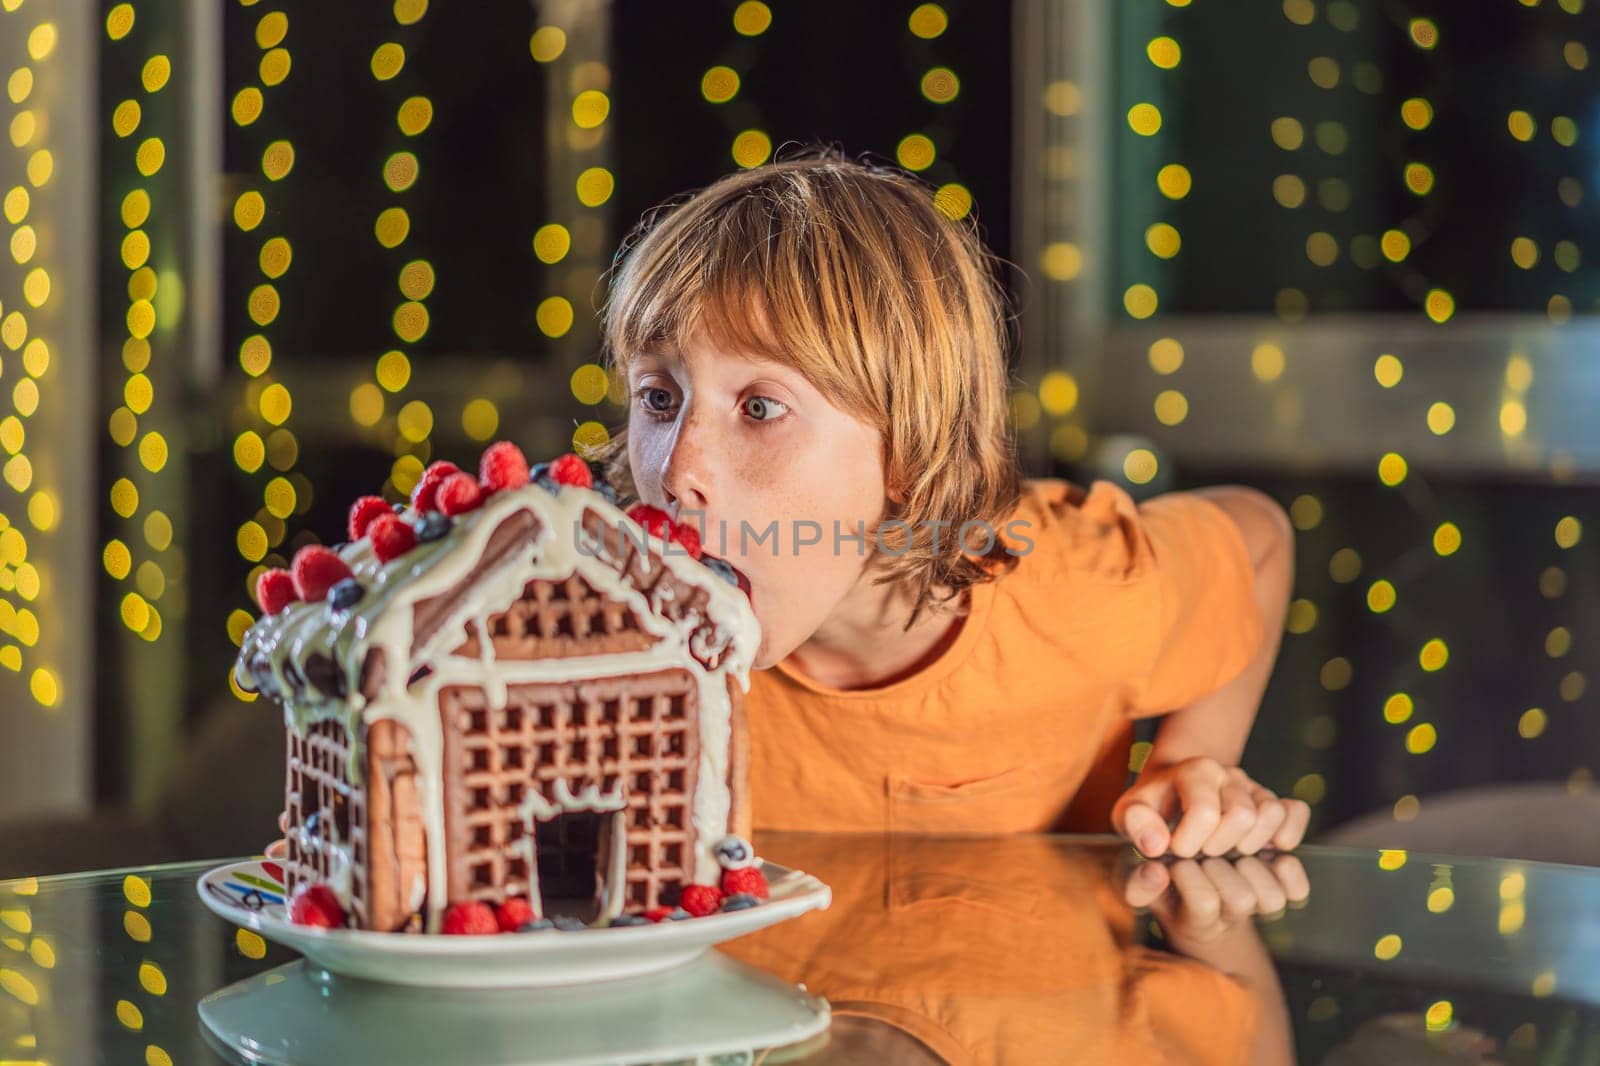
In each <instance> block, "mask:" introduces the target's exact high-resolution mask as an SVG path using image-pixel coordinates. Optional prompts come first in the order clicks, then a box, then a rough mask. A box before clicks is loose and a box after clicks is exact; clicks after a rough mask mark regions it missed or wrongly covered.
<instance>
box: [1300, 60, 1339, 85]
mask: <svg viewBox="0 0 1600 1066" xmlns="http://www.w3.org/2000/svg"><path fill="white" fill-rule="evenodd" d="M1306 75H1307V76H1308V77H1309V78H1310V79H1311V84H1313V85H1315V86H1316V87H1317V88H1319V89H1336V88H1338V86H1339V77H1340V71H1339V63H1338V61H1337V60H1335V59H1333V58H1332V57H1330V56H1317V57H1316V58H1315V59H1313V60H1312V61H1311V62H1310V63H1307V64H1306Z"/></svg>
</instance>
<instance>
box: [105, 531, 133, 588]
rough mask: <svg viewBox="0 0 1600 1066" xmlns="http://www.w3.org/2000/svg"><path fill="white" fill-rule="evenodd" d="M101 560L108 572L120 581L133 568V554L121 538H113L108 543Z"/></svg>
mask: <svg viewBox="0 0 1600 1066" xmlns="http://www.w3.org/2000/svg"><path fill="white" fill-rule="evenodd" d="M100 561H101V562H102V563H103V564H104V565H105V568H106V573H108V574H110V575H111V576H112V577H114V578H116V579H117V580H118V581H121V580H122V579H123V578H125V577H127V576H128V572H129V571H130V570H132V569H133V555H132V553H130V552H129V551H128V546H127V545H126V544H124V543H122V541H120V540H115V539H113V540H110V541H108V542H107V543H106V547H105V551H103V552H101V553H100Z"/></svg>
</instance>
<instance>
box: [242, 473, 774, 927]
mask: <svg viewBox="0 0 1600 1066" xmlns="http://www.w3.org/2000/svg"><path fill="white" fill-rule="evenodd" d="M523 510H526V511H530V512H532V513H533V514H534V515H535V516H536V517H537V518H538V520H539V523H540V530H539V533H538V535H537V537H536V539H535V542H534V544H533V546H532V549H531V550H529V549H528V548H527V547H526V546H522V547H519V548H518V549H517V550H516V551H513V552H510V553H509V554H508V555H507V557H506V558H505V560H504V561H502V562H500V563H498V564H496V565H495V566H494V568H493V570H492V571H491V572H488V573H484V574H482V575H480V577H479V579H478V581H477V584H476V585H475V587H474V590H473V592H472V593H471V594H469V595H467V596H465V597H463V600H462V603H461V604H460V605H458V606H457V607H456V609H455V610H454V611H453V612H452V613H451V615H450V616H449V617H446V618H444V619H442V620H441V622H440V624H439V625H438V626H437V628H436V629H435V631H434V633H433V635H432V636H431V637H430V639H429V640H428V642H427V644H426V645H424V646H423V647H421V648H418V649H417V652H416V654H415V655H414V656H413V655H412V654H411V646H412V641H413V637H414V634H413V631H412V625H413V618H414V613H413V608H414V606H415V605H416V604H417V603H419V602H421V601H423V600H426V599H429V598H430V597H433V596H437V595H440V594H443V593H445V592H448V591H449V590H451V589H452V588H454V587H455V586H456V585H457V584H458V583H459V582H460V581H461V580H462V579H464V578H465V577H466V576H467V575H468V573H470V572H471V571H472V569H473V568H474V567H476V566H478V565H480V563H481V562H482V561H483V560H482V556H483V553H484V551H485V549H486V547H487V545H488V542H489V538H490V537H491V536H492V535H493V534H494V532H495V530H497V529H498V528H499V527H500V526H501V524H502V523H503V522H505V521H506V520H507V519H509V518H511V517H512V516H513V515H514V514H516V513H517V512H518V511H523ZM586 510H588V511H593V512H595V514H596V515H597V516H598V517H599V518H600V520H601V522H602V523H603V524H604V525H606V526H609V527H611V528H615V529H617V530H619V531H620V533H621V535H622V536H623V537H624V538H627V539H630V540H633V541H634V543H635V544H640V543H649V540H647V539H646V535H645V534H644V533H643V532H642V531H639V532H637V533H635V531H636V530H638V529H639V527H637V526H636V525H634V524H633V523H632V520H631V519H628V518H627V517H626V516H625V515H624V514H623V513H622V511H621V510H619V509H618V508H616V507H615V506H613V505H611V504H610V503H608V502H606V501H605V499H604V498H603V497H601V496H600V495H599V494H598V493H594V492H590V491H587V490H582V489H576V488H571V487H568V488H564V489H562V490H561V491H560V492H559V493H550V492H547V491H546V490H545V489H543V488H541V487H539V486H534V485H530V486H527V487H524V488H520V489H514V490H508V491H503V492H500V493H497V494H496V495H494V496H493V497H491V498H490V499H489V501H488V502H487V503H486V504H485V505H484V506H483V507H481V508H480V509H479V510H477V511H475V512H473V513H471V514H469V515H465V516H462V517H461V518H459V519H458V520H457V524H456V528H455V529H453V530H452V531H451V532H450V533H449V534H448V535H447V536H446V537H445V538H443V539H441V540H439V541H434V542H432V543H429V544H421V545H418V546H417V547H416V548H414V549H413V550H412V551H410V552H408V553H407V554H406V555H403V556H401V557H400V558H398V559H395V560H392V561H391V562H389V563H387V564H382V563H379V562H378V560H377V559H376V557H375V556H373V554H372V551H371V547H370V544H369V543H368V542H366V541H361V542H358V543H356V544H353V545H348V546H347V547H346V548H345V549H344V550H343V551H342V552H341V557H342V558H343V559H344V560H345V561H346V562H347V563H348V564H349V565H350V567H351V569H352V571H353V572H354V574H355V575H356V577H357V578H358V579H359V580H361V581H362V582H363V584H364V585H365V586H366V588H367V591H366V594H365V596H364V597H363V599H362V600H361V601H359V602H358V603H357V604H356V605H355V606H354V607H352V608H351V609H350V610H348V611H345V612H330V610H329V609H328V607H327V606H326V605H325V604H322V603H315V604H307V603H296V604H291V605H290V606H289V607H288V608H286V609H285V610H284V611H283V612H282V613H281V614H280V615H277V616H273V617H271V618H266V619H263V620H262V621H261V622H259V623H257V628H258V629H259V628H260V627H263V626H264V627H267V628H266V629H265V630H264V631H263V632H261V633H259V634H258V633H256V632H255V631H254V630H253V631H252V633H251V635H250V637H249V638H248V639H247V641H246V644H245V649H244V651H243V652H242V656H244V655H249V654H251V652H252V650H255V651H257V652H262V651H264V652H265V653H266V657H267V660H268V662H269V663H270V664H271V672H272V676H273V679H274V681H275V682H276V684H277V685H278V686H279V689H280V692H282V693H285V694H294V695H293V696H291V697H290V698H287V699H286V700H285V716H286V719H287V721H288V723H289V724H290V725H291V726H292V727H294V728H298V729H301V730H302V731H303V730H304V729H305V728H306V725H307V720H308V719H312V718H325V717H338V718H341V719H342V720H344V721H345V722H346V725H347V727H348V726H350V725H353V721H354V719H355V718H357V717H359V718H360V720H362V721H365V722H367V723H371V722H373V721H377V720H380V719H385V718H388V719H394V720H395V721H397V722H399V723H400V724H402V725H404V726H405V727H406V729H407V731H408V732H409V734H410V736H411V754H412V757H413V759H414V760H415V762H416V764H417V771H418V772H417V784H418V790H417V791H418V800H419V803H420V804H421V808H422V820H423V830H424V835H425V840H426V843H427V867H428V870H427V901H428V910H429V913H428V916H427V925H428V929H429V930H430V931H431V930H434V929H436V928H437V926H438V921H439V918H440V916H441V914H442V912H443V909H444V907H445V905H446V903H447V899H446V894H447V880H448V877H447V868H446V856H445V849H444V841H445V833H444V796H443V782H444V773H443V765H442V759H443V748H444V745H443V735H442V730H441V722H440V713H439V709H438V708H439V703H438V693H439V690H440V689H441V688H443V687H444V686H446V685H451V684H460V685H475V686H481V687H482V689H483V691H484V693H485V699H486V703H487V709H488V710H489V712H491V713H492V712H493V711H495V710H497V709H499V708H501V707H503V706H504V705H505V701H506V698H507V689H508V686H509V685H513V684H526V683H532V682H562V681H581V680H588V679H593V678H601V677H611V676H618V675H630V674H637V673H643V672H647V671H655V670H661V669H666V668H671V667H682V668H683V669H686V670H688V671H689V672H690V674H691V676H693V677H694V678H695V679H696V683H697V687H698V696H699V699H698V701H697V702H698V721H699V748H700V757H699V766H698V772H697V776H696V781H695V789H694V799H693V804H692V807H691V814H690V818H691V821H692V822H693V824H694V827H695V840H696V849H695V855H694V861H693V868H692V870H691V880H692V881H694V882H696V883H700V884H715V883H716V882H717V879H718V872H719V868H718V865H717V860H716V855H715V853H714V848H715V846H716V843H717V841H719V840H720V839H721V838H722V837H723V835H725V834H726V833H727V832H728V830H729V828H730V826H729V824H728V820H729V816H730V811H731V797H730V796H729V794H728V787H727V767H728V760H729V758H730V754H731V741H732V726H731V720H730V719H731V710H732V708H731V700H730V698H729V695H728V688H727V678H728V677H729V676H730V675H731V676H733V677H734V678H736V679H737V680H738V682H739V685H740V687H741V689H742V690H743V691H746V692H748V691H749V687H750V682H749V670H750V665H751V660H752V658H753V656H754V654H755V651H756V645H757V643H758V641H759V635H760V634H759V629H758V625H757V622H756V619H755V615H754V614H753V613H752V611H751V610H750V605H749V602H748V600H747V599H746V597H745V596H744V594H743V593H742V592H740V591H739V590H738V589H737V588H735V587H734V586H732V585H730V584H728V583H727V582H725V581H723V580H722V579H721V578H719V577H718V576H717V575H716V574H714V573H712V572H711V571H710V570H709V569H707V568H706V567H704V566H703V565H701V564H700V563H699V562H697V561H695V560H694V559H692V558H690V557H689V556H688V555H686V554H683V553H680V552H674V551H671V550H665V551H662V550H659V549H656V545H662V546H663V547H665V545H664V544H662V542H661V541H660V540H659V539H655V544H651V548H652V549H655V554H658V555H659V556H660V559H661V563H662V565H663V566H665V567H666V568H667V569H668V570H670V571H671V572H672V573H673V574H674V575H675V576H676V577H678V578H679V579H680V580H683V581H685V582H688V583H690V584H692V585H694V586H697V587H699V588H702V589H704V590H705V591H706V593H707V601H706V618H709V620H710V622H711V623H712V624H713V625H714V626H715V627H716V635H717V636H720V637H721V639H720V640H718V641H716V642H715V644H709V641H708V638H709V637H710V634H707V633H705V632H704V631H703V629H702V627H703V624H704V622H705V621H706V618H702V617H701V616H700V615H699V614H698V612H686V616H685V617H684V618H682V619H681V620H679V621H677V622H674V621H672V620H671V619H669V618H667V617H666V616H665V615H664V614H662V613H661V610H660V604H661V603H662V602H666V601H667V600H669V599H670V597H671V596H672V595H673V591H672V590H671V589H668V588H663V587H662V586H661V585H660V584H657V586H656V589H655V595H653V596H652V597H650V598H649V599H647V598H646V596H645V595H644V594H643V593H641V592H640V591H639V589H638V588H637V587H636V586H635V585H634V584H633V582H632V581H631V580H629V579H628V577H627V576H626V575H625V574H624V573H623V572H621V569H620V567H621V561H620V560H615V559H610V558H604V557H602V554H603V553H604V550H605V549H604V546H603V544H601V543H600V542H599V540H598V539H597V538H595V537H594V536H592V535H591V534H589V533H588V532H587V531H585V530H584V529H583V528H582V517H583V514H584V512H585V511H586ZM652 539H654V538H652ZM637 558H638V564H637V565H640V566H641V568H643V569H646V570H648V567H649V565H650V563H651V562H652V560H651V558H650V554H649V553H645V554H642V555H639V556H637ZM573 573H577V574H579V575H580V576H582V577H583V578H584V580H586V581H587V582H588V583H589V584H590V585H591V586H593V587H594V588H595V589H596V591H597V592H599V593H600V594H601V595H603V596H607V597H610V598H612V599H614V600H616V601H619V602H620V603H621V604H623V605H624V606H625V607H627V608H629V609H631V610H632V611H633V612H634V614H635V616H636V617H637V618H638V619H639V623H640V625H641V627H642V628H643V629H644V630H645V631H646V632H647V633H648V634H649V635H651V636H653V637H655V638H657V643H655V644H654V645H653V646H651V647H650V648H649V649H647V650H644V651H637V652H626V653H618V654H608V655H590V656H577V657H571V658H552V659H540V660H531V661H516V660H513V661H506V662H501V661H498V660H496V659H495V657H494V654H493V645H492V640H491V638H490V636H489V629H488V623H487V620H488V618H489V617H491V616H493V615H495V614H498V613H499V612H501V611H504V610H506V609H507V608H508V607H510V606H511V604H512V603H514V602H515V601H516V600H517V599H518V598H519V597H520V596H521V595H522V590H523V588H524V586H525V585H526V584H527V583H528V582H529V581H531V580H535V579H544V580H550V581H559V580H562V579H565V578H566V577H568V576H569V575H571V574H573ZM469 622H470V623H471V624H472V625H473V626H474V627H475V632H476V634H477V636H478V642H479V657H478V658H477V659H476V660H473V659H463V658H461V657H458V656H452V655H450V654H449V652H450V651H451V649H453V648H454V647H455V646H456V645H457V644H458V643H459V642H460V640H461V634H462V631H463V627H464V626H465V625H467V624H468V623H469ZM369 649H381V650H382V652H383V654H384V661H385V666H386V673H385V678H384V682H383V686H382V691H381V692H380V693H379V694H378V695H377V697H376V698H375V699H373V700H372V701H371V702H370V703H366V702H365V701H364V700H363V699H362V697H361V695H360V693H359V692H358V691H357V690H358V689H359V687H360V676H359V671H360V670H361V668H362V664H363V663H364V662H365V661H366V655H367V651H368V650H369ZM318 652H320V653H322V654H324V655H327V656H329V657H330V658H332V659H333V661H334V662H335V663H337V664H338V667H339V669H340V670H341V671H343V673H344V676H345V678H346V682H347V684H346V687H347V689H348V691H349V692H350V693H351V695H350V697H349V698H347V699H343V700H331V699H326V700H321V701H320V702H319V701H318V700H317V699H316V698H315V696H314V690H313V689H311V688H310V687H309V686H302V687H298V688H297V687H295V686H291V685H290V684H289V683H288V680H287V678H286V677H285V676H284V670H285V668H286V667H287V666H288V665H289V664H291V663H293V664H294V665H295V666H296V667H297V668H298V669H300V670H301V672H302V673H303V672H304V669H305V663H306V661H307V659H308V658H309V657H310V656H311V655H313V654H316V653H318ZM696 655H699V656H700V657H701V658H703V659H705V660H706V661H707V662H710V663H711V664H712V668H710V669H708V668H707V667H705V666H703V665H702V664H701V662H700V661H699V660H698V659H697V658H696ZM422 665H427V666H430V667H431V668H432V673H430V674H429V675H428V676H427V677H425V678H423V679H421V680H420V681H418V682H417V683H416V684H415V685H412V686H410V687H407V685H406V679H407V678H408V677H409V676H410V674H411V672H412V671H413V669H415V668H416V667H418V666H422ZM300 693H303V694H304V698H295V697H296V696H299V694H300ZM351 733H352V735H355V731H354V730H353V729H352V730H351ZM350 771H351V773H352V774H353V773H356V772H358V771H357V768H356V767H351V768H350ZM529 784H530V786H531V785H532V784H533V781H532V780H531V779H530V782H529ZM554 791H555V793H556V800H555V803H554V804H551V803H550V802H549V801H547V800H546V799H545V798H544V797H543V796H540V795H539V794H538V792H537V791H536V790H535V789H533V788H531V787H530V789H529V792H528V799H527V800H525V801H524V803H523V805H522V810H521V811H519V813H521V814H522V816H523V820H524V828H525V830H527V832H525V838H526V840H527V841H528V843H527V845H526V846H527V848H528V849H529V881H530V893H529V894H530V897H532V896H535V895H536V893H535V891H534V887H535V883H536V882H537V867H536V865H535V864H534V861H533V860H534V858H535V856H534V855H533V854H532V848H533V836H534V834H533V832H532V831H531V830H532V828H533V821H532V819H534V818H549V817H554V816H555V815H556V814H558V813H560V811H561V810H572V809H592V810H612V809H617V807H619V806H620V805H621V803H622V802H623V801H622V797H621V792H620V784H619V787H618V790H617V791H616V792H615V794H608V795H606V796H601V795H600V794H599V792H598V790H597V787H596V786H594V785H590V786H589V787H588V788H585V789H584V790H582V791H581V792H580V793H579V795H577V796H573V795H572V794H571V793H570V791H569V790H568V787H567V783H566V782H565V781H560V782H557V784H556V786H555V789H554ZM596 804H600V806H596ZM613 804H615V805H616V806H613ZM618 850H619V851H623V850H624V849H623V847H622V846H621V845H619V848H618ZM621 888H622V886H621V884H620V882H619V883H618V884H617V885H616V889H617V892H616V893H615V896H616V899H618V900H620V890H621ZM530 902H534V905H535V909H536V910H537V908H538V903H537V901H536V900H530Z"/></svg>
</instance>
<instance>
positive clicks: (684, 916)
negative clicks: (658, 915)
mask: <svg viewBox="0 0 1600 1066" xmlns="http://www.w3.org/2000/svg"><path fill="white" fill-rule="evenodd" d="M693 917H694V915H692V914H690V913H689V912H688V911H686V910H684V909H683V908H682V907H674V908H672V912H671V913H670V914H668V915H667V921H669V922H682V921H687V920H688V919H690V918H693Z"/></svg>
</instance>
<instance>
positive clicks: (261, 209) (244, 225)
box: [124, 189, 267, 233]
mask: <svg viewBox="0 0 1600 1066" xmlns="http://www.w3.org/2000/svg"><path fill="white" fill-rule="evenodd" d="M266 214H267V202H266V201H265V200H263V199H262V198H261V194H260V193H258V192H256V191H255V190H254V189H252V190H250V191H249V192H246V193H242V194H241V195H240V196H239V198H238V199H237V200H235V201H234V202H233V223H234V225H236V226H238V227H239V228H240V229H242V230H244V231H245V232H246V233H248V232H249V231H251V230H253V229H255V228H256V227H257V226H259V225H261V220H262V219H263V218H265V217H266ZM124 221H127V220H126V218H124Z"/></svg>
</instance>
